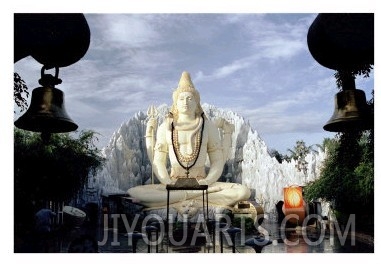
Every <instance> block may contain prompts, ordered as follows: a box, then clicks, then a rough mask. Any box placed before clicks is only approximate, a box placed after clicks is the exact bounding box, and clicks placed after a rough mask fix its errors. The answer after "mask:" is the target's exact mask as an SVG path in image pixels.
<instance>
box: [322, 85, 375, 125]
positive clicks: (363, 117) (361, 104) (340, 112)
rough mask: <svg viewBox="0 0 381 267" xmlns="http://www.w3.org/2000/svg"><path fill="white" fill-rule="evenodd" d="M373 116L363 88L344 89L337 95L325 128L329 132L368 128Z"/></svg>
mask: <svg viewBox="0 0 381 267" xmlns="http://www.w3.org/2000/svg"><path fill="white" fill-rule="evenodd" d="M370 127H371V116H370V112H369V107H368V105H367V103H366V98H365V93H364V91H362V90H358V89H350V90H343V91H341V92H339V93H337V94H336V95H335V110H334V112H333V115H332V117H331V118H330V119H329V120H328V121H327V123H326V124H325V125H324V127H323V129H324V130H326V131H329V132H350V131H357V130H367V129H370Z"/></svg>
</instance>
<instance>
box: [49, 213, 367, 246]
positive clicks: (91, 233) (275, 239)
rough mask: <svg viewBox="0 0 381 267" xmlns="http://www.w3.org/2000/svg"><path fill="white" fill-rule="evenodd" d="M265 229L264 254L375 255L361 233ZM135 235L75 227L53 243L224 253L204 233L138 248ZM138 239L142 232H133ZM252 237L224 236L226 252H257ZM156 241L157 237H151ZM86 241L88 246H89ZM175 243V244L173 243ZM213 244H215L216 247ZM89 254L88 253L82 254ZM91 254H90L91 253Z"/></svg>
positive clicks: (143, 243)
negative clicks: (75, 242)
mask: <svg viewBox="0 0 381 267" xmlns="http://www.w3.org/2000/svg"><path fill="white" fill-rule="evenodd" d="M261 226H262V235H263V236H265V237H266V238H267V239H269V240H271V242H272V243H271V244H269V245H267V246H264V247H263V249H262V253H346V252H350V253H373V252H374V239H373V236H369V235H365V234H361V233H353V235H352V233H351V231H348V232H347V233H345V232H344V231H343V232H339V233H338V232H334V233H330V232H329V231H325V230H324V229H318V228H315V227H313V226H309V227H307V228H304V229H301V228H280V227H279V225H278V224H277V223H271V222H269V221H266V220H265V221H264V223H263V224H262V225H261ZM132 234H133V233H130V234H126V233H125V232H119V231H117V230H115V229H114V228H103V227H87V226H86V225H85V226H82V227H81V228H73V229H70V230H67V231H65V233H64V234H62V235H61V236H60V237H59V238H58V239H56V241H55V243H54V244H51V246H54V247H55V249H54V250H58V251H57V252H69V250H70V246H71V245H72V244H73V243H74V240H77V241H78V239H80V237H82V236H87V237H89V238H90V239H91V238H92V237H95V239H96V241H97V245H98V246H97V250H98V252H100V253H147V252H148V249H149V250H150V253H221V241H220V240H221V239H220V235H219V234H217V235H216V237H215V242H213V239H212V237H210V239H207V238H206V237H205V235H204V234H203V233H201V232H196V234H195V232H192V234H189V235H187V238H185V237H184V235H177V234H176V233H174V234H173V235H171V236H170V237H169V238H168V237H167V236H165V235H163V236H160V237H159V238H160V242H159V244H158V245H157V246H156V245H155V244H152V246H150V247H149V246H148V239H143V238H140V239H137V243H136V246H134V245H133V243H132V238H131V237H132ZM133 235H134V236H139V235H140V233H134V234H133ZM253 237H254V235H253V234H245V235H243V234H241V233H238V234H236V236H235V246H233V242H232V239H231V238H230V237H229V236H228V235H225V234H223V235H222V240H223V242H222V251H223V253H232V252H233V250H235V253H256V251H255V250H254V248H252V247H251V246H247V245H245V242H246V241H247V240H249V239H250V238H253ZM151 238H152V239H151V240H152V241H155V240H156V238H155V234H153V235H152V237H151ZM169 239H170V240H172V245H168V240H169ZM86 242H87V245H86ZM89 242H90V241H86V240H83V239H82V241H79V243H78V246H77V248H78V249H79V250H78V251H80V250H81V249H82V250H83V247H84V246H87V248H89V247H91V246H90V245H89V244H90V243H89ZM173 243H175V244H173ZM213 244H214V245H213ZM80 252H86V251H80ZM89 252H91V251H89Z"/></svg>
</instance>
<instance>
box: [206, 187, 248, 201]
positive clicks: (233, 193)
mask: <svg viewBox="0 0 381 267" xmlns="http://www.w3.org/2000/svg"><path fill="white" fill-rule="evenodd" d="M213 186H217V187H220V188H221V191H218V192H215V193H210V194H209V195H208V198H209V203H210V204H216V205H224V206H233V205H234V204H235V203H237V202H238V201H242V200H247V199H249V198H250V190H249V189H248V188H247V187H246V186H244V185H241V184H236V183H224V182H216V183H214V184H213Z"/></svg>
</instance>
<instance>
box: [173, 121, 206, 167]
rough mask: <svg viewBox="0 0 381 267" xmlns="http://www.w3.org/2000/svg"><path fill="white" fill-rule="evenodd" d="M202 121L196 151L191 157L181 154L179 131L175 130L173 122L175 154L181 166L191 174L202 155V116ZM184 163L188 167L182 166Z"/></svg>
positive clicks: (196, 139) (196, 137)
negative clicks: (190, 171) (190, 170)
mask: <svg viewBox="0 0 381 267" xmlns="http://www.w3.org/2000/svg"><path fill="white" fill-rule="evenodd" d="M201 119H202V126H201V131H198V132H197V134H196V136H195V141H194V143H195V144H194V149H193V151H192V154H190V155H189V156H185V155H183V154H182V153H181V151H180V145H179V136H178V131H177V130H175V127H174V125H173V122H172V136H171V137H172V145H173V151H174V152H175V156H176V159H177V162H178V163H179V164H180V166H181V167H182V168H184V169H185V170H187V172H188V173H189V169H190V168H192V167H193V166H194V165H195V164H196V161H197V159H198V156H199V155H200V150H201V144H202V135H203V132H204V117H203V115H201ZM192 161H193V163H192V164H191V165H189V163H190V162H192ZM182 162H186V163H187V166H184V165H183V164H182Z"/></svg>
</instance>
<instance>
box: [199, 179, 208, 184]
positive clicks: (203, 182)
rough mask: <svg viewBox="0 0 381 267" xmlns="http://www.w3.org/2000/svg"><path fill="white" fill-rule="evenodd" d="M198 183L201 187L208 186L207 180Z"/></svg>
mask: <svg viewBox="0 0 381 267" xmlns="http://www.w3.org/2000/svg"><path fill="white" fill-rule="evenodd" d="M198 183H199V185H207V184H208V183H207V182H206V180H205V179H202V180H198Z"/></svg>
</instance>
